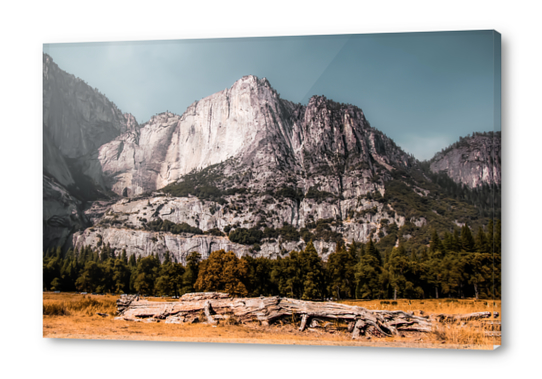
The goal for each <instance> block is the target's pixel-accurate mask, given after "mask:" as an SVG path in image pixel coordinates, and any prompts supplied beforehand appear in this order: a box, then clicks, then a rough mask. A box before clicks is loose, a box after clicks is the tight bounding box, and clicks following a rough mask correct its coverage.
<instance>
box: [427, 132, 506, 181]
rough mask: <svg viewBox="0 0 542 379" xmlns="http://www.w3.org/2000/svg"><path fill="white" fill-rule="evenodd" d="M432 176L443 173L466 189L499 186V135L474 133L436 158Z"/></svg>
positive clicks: (433, 163) (431, 167)
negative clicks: (466, 187)
mask: <svg viewBox="0 0 542 379" xmlns="http://www.w3.org/2000/svg"><path fill="white" fill-rule="evenodd" d="M429 162H430V169H431V171H432V172H434V173H445V174H446V175H448V176H449V177H450V178H451V179H453V180H454V181H455V182H456V183H460V184H464V185H466V186H468V187H469V188H477V187H481V186H482V185H493V184H496V185H500V184H501V132H495V133H493V132H489V133H473V135H472V136H468V137H463V138H461V139H460V140H459V141H458V142H456V143H454V144H453V145H451V146H449V147H448V148H446V149H444V150H443V151H441V152H439V153H437V154H435V156H434V157H433V158H432V159H431V160H430V161H429Z"/></svg>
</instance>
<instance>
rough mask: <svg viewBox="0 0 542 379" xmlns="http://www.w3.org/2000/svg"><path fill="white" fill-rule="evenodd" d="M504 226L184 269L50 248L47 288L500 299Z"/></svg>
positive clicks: (230, 257)
mask: <svg viewBox="0 0 542 379" xmlns="http://www.w3.org/2000/svg"><path fill="white" fill-rule="evenodd" d="M500 229H501V226H500V221H497V222H496V224H495V225H493V222H492V221H490V222H489V224H488V225H487V226H486V227H485V230H484V228H479V229H478V231H477V232H476V233H475V234H473V232H472V231H471V229H470V228H469V227H468V226H466V225H465V226H463V227H462V228H461V229H460V230H459V229H455V230H454V231H453V232H452V233H448V232H446V233H444V234H442V235H439V234H438V233H437V232H436V231H433V233H432V237H431V241H430V244H429V246H423V247H422V248H419V249H413V250H412V251H407V250H406V249H405V247H404V246H403V244H399V246H397V247H394V248H393V249H392V250H391V252H390V251H388V252H387V253H384V254H382V253H381V252H379V251H378V249H377V248H376V246H375V243H374V242H373V241H372V239H370V240H369V241H368V242H367V243H365V244H363V243H358V242H353V243H351V244H348V245H345V244H344V243H337V245H336V249H335V251H334V252H333V253H331V254H330V255H329V257H328V259H327V261H324V260H323V259H322V258H321V257H320V256H319V255H318V253H317V251H316V248H315V247H314V245H313V243H312V241H310V242H309V243H308V244H307V246H306V248H305V249H303V250H299V251H292V252H290V253H289V254H288V255H286V256H284V257H278V258H276V259H269V258H261V257H260V258H253V257H250V256H244V257H241V258H239V257H237V256H236V255H235V254H234V253H233V252H231V251H228V252H226V251H224V250H219V251H214V252H212V253H211V254H210V255H209V257H208V258H207V259H201V256H200V254H199V253H197V252H192V253H190V254H189V255H188V256H187V258H186V264H182V263H179V262H176V261H175V259H174V258H173V257H171V255H170V254H169V253H168V252H166V254H165V256H164V257H163V258H162V259H160V258H159V257H158V256H157V255H155V254H151V255H149V256H147V257H136V256H135V255H131V256H130V257H127V254H126V251H125V250H122V251H121V252H120V254H117V253H116V251H115V250H114V249H112V248H110V246H109V245H103V246H102V247H101V248H100V249H98V250H94V249H91V248H90V247H88V246H86V247H83V248H82V249H81V250H80V251H78V250H68V251H67V252H66V253H65V254H63V253H62V250H61V249H60V248H57V249H54V250H47V251H46V252H45V253H44V259H43V288H44V290H55V291H84V292H96V293H105V292H109V293H117V294H122V293H139V294H142V295H159V296H180V295H182V294H184V293H188V292H207V291H219V292H227V293H230V294H232V295H234V296H250V297H254V296H261V295H263V296H274V295H279V296H286V297H292V298H298V299H304V300H322V299H327V298H334V299H346V298H356V299H395V298H420V299H422V298H442V297H454V298H463V297H475V298H500V294H501V279H500V268H501V259H500V257H501V243H500V241H501V236H500Z"/></svg>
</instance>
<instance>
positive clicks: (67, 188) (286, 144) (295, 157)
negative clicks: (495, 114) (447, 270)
mask: <svg viewBox="0 0 542 379" xmlns="http://www.w3.org/2000/svg"><path fill="white" fill-rule="evenodd" d="M43 75H44V222H45V223H44V225H45V230H44V233H45V235H46V236H45V238H44V247H45V248H47V247H51V246H58V245H61V246H64V247H77V248H80V247H82V246H84V245H91V246H93V247H100V246H103V245H109V246H110V247H112V248H114V249H116V251H117V252H120V251H121V250H122V249H125V250H126V252H127V253H128V254H129V255H131V254H136V255H142V256H145V255H148V254H151V253H156V254H158V255H159V256H162V255H164V254H165V253H166V251H168V252H169V253H170V254H171V255H173V256H174V257H176V258H177V260H178V261H181V262H184V261H185V257H186V255H187V254H188V253H190V252H192V251H198V252H199V253H200V254H201V255H202V257H204V258H205V257H207V256H208V255H209V254H210V252H211V251H214V250H220V249H224V250H232V251H234V252H235V253H236V254H237V255H238V256H240V255H246V254H249V255H252V256H254V257H258V256H265V257H278V256H282V255H284V254H286V253H289V252H290V251H292V250H299V249H302V248H304V247H305V244H306V243H307V242H308V241H309V240H311V239H312V240H313V241H314V245H315V247H316V249H317V251H318V252H319V253H320V254H321V255H322V256H323V257H324V259H327V256H328V255H329V254H330V253H331V252H333V251H334V250H335V246H336V243H337V242H340V241H343V242H352V241H360V242H366V241H367V240H368V239H369V238H373V240H376V241H379V240H380V239H381V238H383V237H385V236H386V235H387V234H388V231H389V230H390V229H391V228H395V230H397V228H400V227H402V226H403V225H405V223H410V224H409V225H412V227H423V225H425V223H426V219H425V218H424V217H421V216H416V217H412V216H408V219H407V216H406V214H400V213H398V212H396V211H395V210H394V209H393V208H392V206H391V205H390V204H388V203H386V202H385V201H383V200H382V199H383V196H385V193H386V183H388V182H390V181H391V180H403V179H402V178H406V177H407V176H411V175H409V173H410V172H413V171H416V170H418V168H417V165H418V162H417V161H415V159H413V158H412V157H411V156H409V155H408V154H406V153H405V152H404V151H403V150H401V149H400V148H399V147H397V146H396V145H395V143H394V142H393V141H392V140H391V139H389V138H388V137H386V136H385V135H384V134H383V133H382V132H380V131H378V130H376V129H375V128H373V127H371V126H370V125H369V123H368V122H367V120H366V119H365V116H364V114H363V112H362V110H361V109H359V108H357V107H355V106H352V105H346V104H339V103H336V102H333V101H331V100H328V99H326V98H325V97H323V96H314V97H312V98H311V99H310V100H309V102H308V104H307V105H306V106H304V105H300V104H294V103H292V102H289V101H287V100H284V99H281V98H280V96H279V95H278V94H277V92H276V91H275V90H274V89H273V88H272V87H271V85H270V84H269V82H268V81H267V80H266V79H258V78H256V77H254V76H245V77H243V78H241V79H240V80H238V81H237V82H235V83H234V84H233V85H232V87H231V88H229V89H226V90H224V91H221V92H218V93H216V94H213V95H211V96H209V97H207V98H204V99H202V100H200V101H198V102H195V103H194V104H192V105H191V106H189V107H188V109H187V110H186V112H184V113H183V114H182V115H180V116H179V115H175V114H173V113H169V112H166V113H162V114H159V115H156V116H153V117H152V118H151V119H150V120H149V121H148V122H146V123H144V124H142V125H139V124H138V123H137V122H136V121H135V119H134V118H133V116H131V115H129V114H123V113H122V112H120V110H118V108H117V107H116V106H115V105H114V104H113V103H111V102H110V101H109V100H107V98H105V96H103V95H101V94H100V93H99V92H98V91H97V90H93V89H92V88H90V87H89V86H88V85H86V84H85V83H84V82H82V81H81V80H79V79H76V78H75V77H73V76H72V75H69V74H67V73H65V72H63V71H62V70H60V69H59V68H58V67H57V66H56V64H54V63H53V62H52V60H51V59H50V57H48V56H46V55H45V56H44V74H43ZM499 167H500V166H499ZM417 172H418V173H419V175H418V177H420V178H421V177H422V175H421V171H419V170H418V171H417ZM425 180H426V179H423V178H422V180H421V181H420V182H419V183H418V182H417V181H416V180H414V179H411V180H410V183H409V184H407V185H408V186H409V187H411V188H412V189H413V191H414V192H415V195H414V196H419V197H420V198H425V197H427V196H429V195H430V191H429V190H428V189H427V188H422V187H423V184H421V183H422V182H424V181H425ZM161 223H162V224H163V223H168V225H177V226H179V227H181V226H182V228H184V229H182V231H183V232H182V233H181V232H179V233H173V231H172V230H170V229H168V228H169V227H168V228H166V229H160V228H161V226H160V225H161ZM55 228H56V229H55ZM191 228H192V229H191ZM237 229H239V230H240V231H242V230H244V231H247V230H252V231H256V233H262V234H264V236H263V238H262V237H261V236H260V237H258V239H257V241H258V242H256V243H255V242H250V243H249V242H247V240H243V239H241V238H238V239H235V240H233V239H230V238H229V237H228V236H226V234H225V233H223V232H226V233H227V232H228V231H230V230H237ZM184 231H190V232H189V233H188V232H184ZM264 232H265V233H264ZM408 236H410V234H409V235H408ZM230 237H231V234H230ZM405 238H407V237H405ZM393 242H395V241H393Z"/></svg>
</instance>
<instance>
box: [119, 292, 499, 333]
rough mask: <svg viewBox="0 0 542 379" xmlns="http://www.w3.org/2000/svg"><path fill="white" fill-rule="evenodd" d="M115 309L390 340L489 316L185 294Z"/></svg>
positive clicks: (132, 315) (132, 300)
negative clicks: (439, 324)
mask: <svg viewBox="0 0 542 379" xmlns="http://www.w3.org/2000/svg"><path fill="white" fill-rule="evenodd" d="M117 307H118V314H119V317H117V319H122V320H128V321H141V320H142V319H148V320H149V321H159V320H165V322H166V323H192V322H198V321H199V322H202V321H206V322H207V323H209V324H212V325H216V324H218V323H219V322H221V321H227V320H230V319H231V320H233V321H235V322H238V323H251V322H259V323H260V324H261V325H263V326H267V325H270V324H273V323H277V322H279V321H280V322H281V323H284V322H286V323H292V322H294V321H293V320H295V319H297V320H299V317H300V318H301V323H300V327H299V330H300V331H304V330H305V329H306V328H307V325H308V326H309V328H317V327H322V328H326V327H328V326H329V324H332V325H333V327H334V328H336V326H337V322H339V324H340V323H341V322H342V323H344V324H345V325H344V328H345V329H346V328H348V331H349V332H351V333H352V338H354V339H355V338H359V337H360V336H361V335H374V336H377V337H385V336H393V335H399V334H400V332H404V331H410V332H430V331H431V330H432V327H433V326H434V325H435V323H436V322H459V321H462V322H465V321H470V320H474V319H481V318H488V317H491V313H490V312H479V313H473V314H469V315H456V316H454V315H435V316H432V317H429V316H414V314H413V313H409V312H403V311H370V310H368V309H365V308H362V307H356V306H351V305H345V304H339V303H332V302H313V301H303V300H296V299H289V298H281V297H278V296H276V297H260V298H231V297H230V296H229V295H228V294H225V293H216V292H207V293H191V294H186V295H184V296H182V297H181V299H179V301H175V302H167V303H166V302H153V301H146V300H139V298H138V297H136V296H132V297H129V296H126V297H123V298H121V299H119V300H118V301H117ZM329 321H333V322H332V323H330V322H329ZM346 325H347V326H346Z"/></svg>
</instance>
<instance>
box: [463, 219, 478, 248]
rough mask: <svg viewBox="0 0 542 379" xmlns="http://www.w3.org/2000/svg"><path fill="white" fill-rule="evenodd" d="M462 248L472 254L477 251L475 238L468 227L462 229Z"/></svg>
mask: <svg viewBox="0 0 542 379" xmlns="http://www.w3.org/2000/svg"><path fill="white" fill-rule="evenodd" d="M461 247H462V248H463V250H465V251H467V252H469V253H472V252H474V250H475V244H474V238H473V237H472V233H471V231H470V228H469V227H468V225H464V226H463V228H461Z"/></svg>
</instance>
